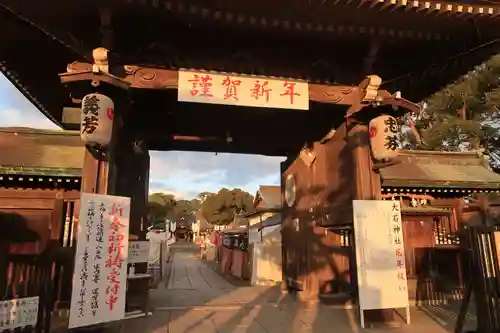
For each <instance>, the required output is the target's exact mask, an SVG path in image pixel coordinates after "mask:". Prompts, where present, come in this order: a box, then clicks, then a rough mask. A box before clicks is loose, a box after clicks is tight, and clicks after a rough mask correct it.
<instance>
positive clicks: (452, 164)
mask: <svg viewBox="0 0 500 333" xmlns="http://www.w3.org/2000/svg"><path fill="white" fill-rule="evenodd" d="M400 158H401V159H402V163H400V164H396V165H393V166H389V167H385V168H383V169H381V170H380V173H381V176H382V185H383V186H392V187H397V186H401V187H441V188H460V189H500V175H499V174H497V173H495V172H493V171H491V170H490V169H489V168H488V167H487V166H486V161H485V160H484V158H483V157H482V156H480V155H479V154H478V153H475V152H434V151H402V153H401V156H400Z"/></svg>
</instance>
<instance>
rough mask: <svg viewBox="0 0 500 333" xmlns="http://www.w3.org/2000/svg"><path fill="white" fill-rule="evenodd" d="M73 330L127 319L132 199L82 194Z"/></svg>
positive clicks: (72, 308)
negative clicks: (125, 317)
mask: <svg viewBox="0 0 500 333" xmlns="http://www.w3.org/2000/svg"><path fill="white" fill-rule="evenodd" d="M80 200H81V201H80V219H79V221H80V223H79V225H78V238H77V244H76V254H75V270H74V276H73V290H72V296H71V309H70V317H69V328H75V327H82V326H88V325H94V324H100V323H104V322H109V321H115V320H120V319H123V318H124V316H125V291H126V287H127V286H126V284H127V256H128V235H129V217H130V198H126V197H116V196H109V195H100V194H90V193H82V194H81V199H80Z"/></svg>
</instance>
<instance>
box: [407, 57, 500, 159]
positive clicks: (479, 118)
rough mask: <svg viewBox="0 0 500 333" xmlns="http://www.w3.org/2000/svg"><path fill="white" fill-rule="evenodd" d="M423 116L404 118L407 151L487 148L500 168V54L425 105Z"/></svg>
mask: <svg viewBox="0 0 500 333" xmlns="http://www.w3.org/2000/svg"><path fill="white" fill-rule="evenodd" d="M423 104H424V105H425V107H424V111H423V112H422V113H421V114H420V115H410V116H407V117H405V118H404V119H403V124H404V126H405V128H406V131H404V135H403V136H404V137H403V142H404V146H405V148H411V149H426V150H442V151H461V150H478V149H485V150H486V152H487V153H489V154H490V157H491V161H492V166H493V167H497V168H500V55H496V56H494V57H492V58H491V59H490V60H488V61H487V62H485V63H483V64H482V65H480V66H478V67H477V68H475V69H474V70H473V71H471V72H469V73H468V74H466V75H464V76H463V77H462V78H460V79H459V80H458V81H457V82H454V83H453V84H451V85H449V86H447V87H445V88H444V89H442V90H441V91H439V92H437V93H436V94H434V95H433V96H431V97H430V98H429V99H428V100H427V101H425V102H424V103H423Z"/></svg>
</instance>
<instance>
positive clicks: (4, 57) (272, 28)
mask: <svg viewBox="0 0 500 333" xmlns="http://www.w3.org/2000/svg"><path fill="white" fill-rule="evenodd" d="M284 8H286V9H284ZM499 13H500V7H499V6H498V5H495V4H491V3H489V2H482V1H480V2H479V3H474V4H467V3H463V2H453V1H452V2H450V3H446V4H443V3H440V2H438V1H434V0H429V1H412V2H406V1H401V2H398V1H380V0H355V1H351V0H345V1H344V0H341V1H336V2H335V3H334V4H332V3H330V2H325V1H318V2H309V3H308V4H305V3H303V2H302V1H292V2H291V3H290V2H289V1H285V0H279V1H275V2H273V3H270V2H269V1H254V2H251V3H249V2H238V3H233V2H232V1H225V0H222V1H217V2H211V3H203V4H201V5H200V4H195V3H193V4H186V2H185V1H182V0H179V1H136V0H129V1H121V0H117V1H104V2H102V3H97V2H91V3H89V2H83V1H81V0H78V1H71V2H64V3H62V1H61V3H58V5H56V4H54V5H53V6H52V7H50V8H43V10H41V9H40V8H39V7H38V5H35V4H34V2H33V1H30V0H0V18H1V19H0V42H2V43H3V44H4V45H9V47H7V48H2V49H0V70H1V71H2V72H3V73H4V74H5V75H6V77H7V78H8V79H10V80H11V81H12V82H13V83H14V84H15V85H16V86H17V87H18V88H19V89H20V90H21V91H22V92H23V93H24V94H25V96H27V98H28V99H29V100H30V101H31V102H32V103H33V104H34V105H35V106H36V107H37V108H38V109H39V110H40V111H42V112H43V113H44V114H45V115H46V116H47V117H48V118H49V119H51V120H52V121H54V122H55V123H58V124H60V125H61V126H63V127H64V128H66V129H78V128H80V125H82V126H81V128H80V131H81V134H82V137H83V138H86V139H88V135H87V134H89V133H90V134H92V133H93V131H95V130H96V128H97V129H101V127H107V128H113V131H112V133H107V134H109V135H110V137H106V140H105V141H106V144H105V147H101V146H99V145H97V146H96V145H95V143H96V142H95V141H89V142H87V143H89V145H88V147H87V149H86V151H85V157H84V164H83V179H82V187H81V189H82V191H84V192H91V193H105V194H112V195H120V196H127V197H131V198H132V203H131V204H132V206H131V218H130V233H132V234H134V235H137V236H138V237H139V239H140V240H141V239H144V230H143V226H144V223H145V218H146V200H147V193H148V177H149V175H148V169H149V150H187V151H190V150H191V151H211V152H232V153H249V154H262V155H271V156H287V161H286V162H284V164H283V165H282V170H281V171H282V174H283V182H282V183H283V189H282V192H283V196H284V198H285V199H286V198H287V197H288V199H287V201H289V202H288V205H287V206H288V207H289V208H287V209H284V213H283V214H284V215H283V216H284V224H285V228H288V229H289V230H290V229H292V228H293V229H295V230H298V231H301V232H300V237H301V239H303V238H306V239H307V238H314V237H315V235H318V234H321V233H323V234H324V230H322V229H321V228H324V227H327V226H328V227H332V228H333V227H334V226H338V225H344V224H349V223H351V222H352V204H351V203H352V200H354V199H362V200H364V199H366V200H372V199H379V198H380V197H381V191H382V186H383V184H382V183H381V177H380V175H379V170H380V169H383V168H384V167H387V166H390V165H391V163H390V162H391V161H388V163H380V161H376V160H374V158H372V155H371V152H370V133H369V132H368V123H369V122H370V120H371V119H374V118H376V117H378V116H380V115H392V116H402V115H404V114H405V113H408V112H419V110H420V107H419V106H418V105H416V104H414V103H411V102H409V101H408V100H406V99H404V98H401V93H399V92H398V91H397V90H400V91H403V93H404V96H405V97H407V98H409V99H412V100H414V101H419V100H422V99H424V98H425V97H427V96H428V95H429V94H431V93H433V92H435V91H436V90H438V89H439V88H441V87H442V86H443V85H445V84H447V83H448V82H450V81H451V80H454V79H456V78H457V77H458V76H459V75H460V74H463V73H465V72H466V71H468V70H470V69H472V68H473V66H475V65H478V64H480V63H481V62H482V61H484V60H486V59H487V58H488V57H489V56H491V55H492V54H494V53H495V52H497V51H498V49H499V47H498V37H499V34H500V32H499V30H498V29H496V20H497V19H498V17H499V15H498V14H499ZM471 20H473V21H474V25H470V24H466V23H467V22H470V21H471ZM75 22H81V23H79V24H75ZM332 22H335V23H334V24H333V23H332ZM138 27H140V29H138ZM10 31H16V34H11V33H9V32H10ZM139 31H140V32H139ZM478 31H480V32H481V33H480V36H481V38H478ZM290 49H293V50H295V51H294V52H289V51H285V50H290ZM264 50H266V51H264ZM328 50H335V51H334V52H333V51H328ZM416 50H417V51H418V52H416ZM34 54H37V55H38V56H39V58H38V59H37V62H34V61H33V55H34ZM187 72H188V73H190V74H191V75H192V79H191V80H184V81H183V80H182V78H181V75H184V76H185V75H187V74H186V73H187ZM234 73H244V74H245V75H243V74H241V75H240V74H234ZM57 74H59V77H58V76H57ZM375 74H376V75H375ZM217 75H219V76H220V75H222V76H224V77H225V78H226V79H228V80H224V81H223V82H226V83H228V82H229V84H230V85H231V87H233V88H234V86H237V85H238V84H239V83H241V82H243V81H245V80H253V81H258V82H254V83H253V84H258V85H259V86H258V87H259V89H258V93H257V94H256V95H252V96H251V97H252V98H254V99H255V100H256V99H258V97H263V96H265V95H266V94H268V93H270V90H266V89H264V90H262V89H261V88H262V86H263V84H264V83H265V84H266V85H267V83H269V84H281V86H282V88H283V87H284V88H287V87H288V88H289V87H290V86H294V85H293V84H296V85H306V86H307V88H306V89H307V90H306V91H307V96H308V101H306V103H304V105H305V107H303V108H302V109H300V108H299V109H300V110H299V109H298V108H294V110H293V111H292V110H290V109H292V107H291V105H289V107H283V106H282V105H281V106H279V107H277V106H276V105H274V104H273V105H266V104H262V103H261V104H259V103H255V101H253V102H252V103H250V102H248V101H249V100H251V99H246V101H247V102H248V103H246V104H245V103H243V104H238V103H236V102H234V101H233V102H232V104H231V103H228V102H227V101H226V97H228V96H225V97H220V99H219V100H215V101H214V100H212V101H209V102H207V101H200V100H198V102H201V103H183V101H186V100H188V99H189V98H186V97H185V96H184V97H183V98H180V96H181V95H182V94H184V93H186V92H188V93H187V94H188V95H189V91H190V90H191V95H192V96H191V97H190V98H191V100H190V102H196V101H195V100H194V99H193V98H194V97H193V96H198V97H199V95H198V94H199V93H200V91H202V92H203V94H205V95H207V93H208V95H210V94H209V91H208V90H207V89H208V88H210V87H212V85H213V84H215V83H214V82H215V81H214V82H209V81H210V80H209V79H210V77H211V76H217ZM378 75H380V77H379V76H378ZM196 77H197V79H196ZM381 77H383V78H384V80H385V81H382V79H381ZM200 78H203V80H201V81H200ZM278 78H279V79H278ZM193 80H195V81H196V83H197V84H198V83H202V84H203V85H199V86H195V85H193V86H191V83H192V82H193ZM202 81H203V82H202ZM261 81H262V82H261ZM238 82H239V83H238ZM273 82H274V83H273ZM236 83H238V84H236ZM291 83H293V84H292V85H290V84H291ZM221 84H222V83H221ZM195 88H200V89H201V88H203V89H202V90H199V89H198V90H196V89H195ZM254 88H255V87H254ZM264 88H265V87H264ZM233 92H234V90H233ZM92 93H98V94H99V95H93V96H99V98H102V99H103V100H104V99H106V100H108V101H111V102H110V103H108V105H109V106H110V107H108V108H106V110H92V112H97V114H98V116H97V115H96V117H97V119H94V118H92V117H91V116H89V114H88V113H89V112H90V111H89V109H88V106H85V105H82V100H85V98H88V96H90V95H89V94H92ZM176 94H177V98H176V97H175V95H176ZM284 94H285V95H287V96H289V97H291V98H292V100H293V98H294V97H295V96H297V98H298V95H296V94H295V93H294V92H293V91H291V90H288V93H287V94H286V93H284ZM181 97H182V96H181ZM229 97H231V96H229ZM233 97H234V96H233ZM111 103H113V106H112V107H111ZM292 103H293V102H292ZM215 104H231V105H224V106H222V105H215ZM256 106H265V108H257V107H256ZM82 109H83V112H82ZM280 109H288V110H286V111H284V110H280ZM305 109H307V111H306V110H305ZM82 113H83V116H85V117H82ZM106 118H107V120H106ZM104 121H106V123H104ZM89 125H92V126H91V127H89ZM257 126H259V128H260V131H259V133H258V134H256V133H255V131H254V128H257ZM89 128H90V130H89ZM108 139H109V140H110V141H109V140H108ZM304 147H305V148H306V149H303V148H304ZM311 149H312V150H313V151H314V152H315V155H316V156H315V157H313V159H314V158H315V159H316V160H315V162H311V161H310V158H311V157H310V156H307V154H308V151H309V150H311ZM318 152H321V153H318ZM297 157H300V158H297ZM303 161H306V162H303ZM385 162H387V161H385ZM301 163H302V164H301ZM309 168H312V169H313V170H314V169H315V168H317V170H318V172H317V175H318V176H317V177H313V178H311V177H309V176H308V174H309V171H308V169H309ZM320 170H323V171H321V172H319V171H320ZM291 171H293V173H294V175H293V176H294V178H295V179H294V180H293V181H292V183H295V184H291V185H292V186H291V188H295V190H296V191H295V190H294V191H293V192H294V193H293V195H290V194H287V191H286V187H287V179H289V177H288V176H289V175H290V173H291ZM288 183H290V182H288ZM292 199H293V200H292ZM290 200H291V201H290ZM290 202H291V203H290ZM314 220H321V221H320V222H317V223H316V224H313V223H312V221H314ZM310 222H311V223H310ZM339 232H341V231H339ZM342 232H343V234H342V236H340V237H339V236H334V235H332V236H331V237H332V240H331V241H332V242H334V241H335V242H338V241H339V240H340V242H344V243H346V244H347V242H346V241H345V239H346V238H348V237H347V236H345V231H342ZM294 237H299V236H298V235H297V233H296V234H293V235H292V233H287V234H286V235H284V242H285V245H286V244H289V242H293V241H294ZM327 237H330V236H329V233H328V232H327ZM296 243H305V242H296ZM340 247H341V249H340V250H338V251H336V250H335V249H331V248H328V246H327V248H324V249H322V251H324V252H325V253H326V252H334V251H333V250H335V251H336V253H335V256H336V257H339V256H342V255H343V254H345V253H346V252H347V251H349V245H345V246H340ZM285 248H286V246H285ZM302 250H303V251H299V252H291V253H288V252H286V251H285V253H284V257H285V258H291V257H293V256H295V259H294V261H296V262H300V263H301V264H300V265H297V266H294V268H292V267H287V269H286V270H285V272H286V273H287V274H288V276H286V277H285V280H290V282H293V283H294V284H296V285H297V287H298V288H300V289H303V290H304V291H305V294H307V297H308V298H309V297H315V296H317V294H318V292H319V289H320V286H319V282H320V281H319V280H318V279H317V278H316V275H315V273H314V271H316V270H318V269H319V267H324V266H328V265H330V266H332V265H333V264H332V263H331V262H330V261H325V260H324V258H325V256H323V257H322V256H318V257H315V258H314V260H307V258H306V256H310V255H311V254H313V251H311V248H310V247H307V246H305V245H304V248H303V249H302ZM322 261H324V262H322ZM342 265H344V266H345V260H344V261H343V264H342ZM137 273H141V270H140V269H139V270H137ZM341 273H342V272H341ZM349 274H351V275H352V276H350V277H349V278H350V280H351V281H353V280H354V278H355V277H354V275H355V272H353V271H352V270H350V271H349ZM344 275H346V274H344ZM287 278H289V279H287ZM345 280H346V281H348V277H347V276H346V277H345ZM336 288H337V287H336ZM338 288H340V289H342V288H344V286H342V287H338Z"/></svg>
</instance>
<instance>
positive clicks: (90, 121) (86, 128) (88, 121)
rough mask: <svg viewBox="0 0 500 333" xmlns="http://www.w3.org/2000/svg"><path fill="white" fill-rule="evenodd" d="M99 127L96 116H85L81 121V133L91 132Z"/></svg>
mask: <svg viewBox="0 0 500 333" xmlns="http://www.w3.org/2000/svg"><path fill="white" fill-rule="evenodd" d="M97 127H99V118H97V117H96V116H86V117H84V118H83V122H82V133H86V134H92V133H94V132H95V130H96V129H97Z"/></svg>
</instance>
